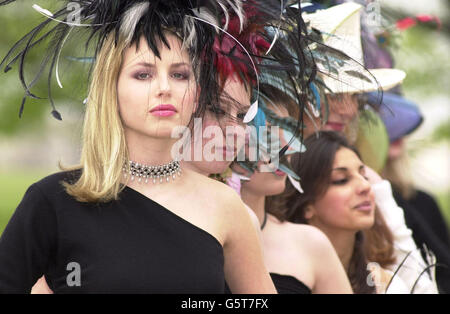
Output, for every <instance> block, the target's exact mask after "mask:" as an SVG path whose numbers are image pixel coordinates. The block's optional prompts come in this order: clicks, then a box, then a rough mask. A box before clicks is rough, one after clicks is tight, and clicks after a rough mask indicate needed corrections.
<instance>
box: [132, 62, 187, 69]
mask: <svg viewBox="0 0 450 314" xmlns="http://www.w3.org/2000/svg"><path fill="white" fill-rule="evenodd" d="M131 66H133V67H134V66H144V67H147V68H154V67H155V65H154V64H153V63H148V62H139V63H136V64H133V65H131ZM170 66H171V67H180V66H189V64H187V63H186V62H178V63H172V64H171V65H170Z"/></svg>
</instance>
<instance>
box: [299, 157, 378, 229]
mask: <svg viewBox="0 0 450 314" xmlns="http://www.w3.org/2000/svg"><path fill="white" fill-rule="evenodd" d="M374 213H375V200H374V194H373V192H372V190H371V188H370V184H369V182H368V180H367V179H366V178H365V166H364V165H363V163H362V162H361V160H360V159H359V158H358V156H357V155H356V154H355V153H354V152H353V151H352V150H350V149H348V148H340V149H339V150H338V151H337V152H336V156H335V159H334V162H333V167H332V171H331V177H330V184H329V186H328V189H327V190H326V192H325V194H324V195H323V196H322V197H321V198H320V199H318V200H317V201H316V202H315V203H314V204H311V205H309V206H308V207H307V211H306V218H307V220H308V222H309V223H310V224H312V225H315V226H316V227H319V228H326V229H343V230H347V231H359V230H364V229H369V228H371V227H372V225H373V224H374V219H375V218H374Z"/></svg>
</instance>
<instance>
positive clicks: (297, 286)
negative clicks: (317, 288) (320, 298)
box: [270, 273, 311, 294]
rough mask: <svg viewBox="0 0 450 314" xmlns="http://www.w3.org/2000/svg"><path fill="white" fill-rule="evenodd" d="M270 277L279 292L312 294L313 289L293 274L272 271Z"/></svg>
mask: <svg viewBox="0 0 450 314" xmlns="http://www.w3.org/2000/svg"><path fill="white" fill-rule="evenodd" d="M270 277H272V281H273V284H274V285H275V288H276V289H277V292H278V293H279V294H311V289H310V288H309V287H308V286H306V285H305V284H304V283H303V282H301V281H300V280H298V279H297V278H295V277H293V276H289V275H280V274H276V273H270Z"/></svg>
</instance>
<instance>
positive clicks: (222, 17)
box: [0, 0, 303, 121]
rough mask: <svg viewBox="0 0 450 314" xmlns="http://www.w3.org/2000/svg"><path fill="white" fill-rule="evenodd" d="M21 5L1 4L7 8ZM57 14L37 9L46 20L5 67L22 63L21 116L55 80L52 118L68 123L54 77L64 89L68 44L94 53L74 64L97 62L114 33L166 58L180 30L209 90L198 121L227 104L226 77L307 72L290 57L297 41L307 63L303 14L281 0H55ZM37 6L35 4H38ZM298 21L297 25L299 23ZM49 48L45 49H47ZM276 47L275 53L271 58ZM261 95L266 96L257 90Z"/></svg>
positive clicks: (297, 49) (253, 81)
mask: <svg viewBox="0 0 450 314" xmlns="http://www.w3.org/2000/svg"><path fill="white" fill-rule="evenodd" d="M13 2H15V1H14V0H6V1H0V6H4V5H7V4H10V3H13ZM54 3H55V5H57V6H58V7H59V9H57V10H53V12H51V11H50V10H48V9H46V8H42V7H40V6H38V5H33V6H32V7H33V9H35V10H36V11H37V12H38V13H39V14H41V15H43V17H44V20H43V22H41V23H40V24H38V25H37V26H36V27H34V28H33V29H32V30H31V31H30V32H28V33H27V34H25V35H24V36H23V37H22V38H21V39H20V40H19V41H17V42H16V43H15V44H14V46H13V47H12V48H11V49H10V51H9V52H8V53H7V55H6V56H5V58H4V59H3V60H2V61H1V62H0V68H2V69H4V71H5V72H8V71H9V70H11V69H12V68H13V67H14V66H16V65H18V71H19V79H20V82H21V84H22V86H23V89H24V91H25V94H24V97H23V100H22V105H21V107H20V110H19V112H20V114H19V115H21V114H22V112H23V109H24V105H25V101H26V99H27V98H28V97H31V98H35V99H43V98H44V97H39V96H38V95H36V94H35V93H33V91H32V88H33V86H34V85H35V84H36V83H37V82H38V81H40V79H45V78H46V79H47V89H48V92H47V98H48V99H49V101H50V103H51V106H52V109H53V110H52V115H53V116H54V117H55V118H57V119H61V115H60V113H59V112H58V111H57V110H56V108H55V104H54V100H53V97H52V85H53V84H52V83H53V79H54V78H56V81H57V83H58V85H59V87H62V84H61V77H60V73H59V64H60V62H61V61H62V60H64V61H66V60H68V59H69V58H63V56H64V47H65V46H66V45H68V44H69V43H70V42H76V43H77V44H78V45H79V46H80V44H79V43H82V44H83V45H84V46H85V52H86V55H85V56H83V57H81V58H78V57H75V58H74V57H73V56H69V57H70V60H83V61H84V60H95V58H96V54H97V53H98V52H99V50H100V49H101V47H102V45H103V43H104V41H105V39H106V38H107V37H108V36H110V35H111V34H114V36H115V38H116V42H117V41H118V40H119V38H121V39H123V40H125V42H126V43H127V44H129V45H131V44H134V43H137V42H138V39H140V38H141V37H142V36H143V37H144V38H145V39H146V41H147V43H148V46H149V47H150V49H151V50H152V52H153V53H154V54H155V55H156V56H159V51H158V45H157V42H158V41H159V40H161V41H162V42H163V43H165V44H167V41H166V38H165V31H166V30H170V31H172V32H174V33H176V34H177V35H178V36H179V37H180V38H181V39H182V40H183V45H184V47H186V48H187V49H188V52H189V54H190V56H191V60H192V63H193V64H192V65H193V68H194V73H195V74H196V81H197V84H198V85H199V86H202V89H201V92H200V95H199V100H198V105H199V106H198V110H197V112H196V115H197V116H200V115H201V114H202V113H203V111H204V109H205V108H206V106H219V100H220V95H219V94H220V92H221V86H220V77H222V78H224V77H227V76H228V75H229V74H230V72H232V73H236V74H237V75H238V76H239V77H241V78H242V79H243V80H245V81H250V82H251V84H255V85H256V89H258V88H257V85H258V83H259V82H258V72H259V69H258V67H259V63H260V61H261V60H262V58H264V59H266V60H270V61H271V67H270V69H268V70H270V71H279V70H283V71H285V72H286V71H287V72H289V73H290V74H291V75H292V76H294V77H297V78H298V77H299V76H301V75H299V74H298V73H297V72H300V73H301V70H300V71H299V70H298V68H296V67H295V66H294V63H293V62H292V60H291V59H290V58H288V59H286V58H285V57H286V55H287V52H286V51H287V50H286V48H285V46H284V44H285V43H287V41H290V49H291V50H294V51H295V54H296V55H297V59H298V60H303V57H302V54H303V50H302V49H301V46H300V45H299V39H298V38H297V37H298V35H299V34H300V32H299V31H297V29H298V25H302V23H301V22H300V23H299V20H301V15H299V14H298V12H294V11H292V10H290V9H288V8H286V5H283V3H280V2H279V1H276V0H267V1H264V2H262V1H250V0H249V1H243V0H165V1H161V0H134V1H132V0H128V1H127V0H121V1H110V0H95V1H94V0H76V1H63V0H59V1H57V0H55V1H54ZM30 8H31V6H30ZM294 22H295V23H294ZM265 26H274V27H276V28H278V29H280V30H281V31H282V32H284V33H285V34H287V36H286V37H284V38H281V39H277V38H276V37H274V35H273V34H270V33H268V32H266V31H265V28H264V27H265ZM39 46H43V47H39ZM39 48H42V50H43V51H45V52H44V53H43V54H42V57H41V66H40V69H39V70H38V71H36V72H35V73H33V78H32V79H31V80H29V81H27V80H26V79H25V72H26V69H28V67H27V65H28V62H27V60H28V58H27V56H28V55H29V52H30V51H34V50H37V49H39ZM269 50H270V54H269V53H268V52H269ZM256 96H257V97H258V94H257V93H256ZM257 105H258V103H257V101H255V102H254V105H253V106H252V107H251V110H250V111H249V112H248V114H247V116H246V121H251V120H252V118H253V117H254V116H255V115H256V112H257Z"/></svg>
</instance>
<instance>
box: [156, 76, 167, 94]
mask: <svg viewBox="0 0 450 314" xmlns="http://www.w3.org/2000/svg"><path fill="white" fill-rule="evenodd" d="M157 86H158V90H157V96H158V97H163V96H167V95H169V94H170V82H169V79H168V77H167V75H165V74H161V75H159V76H158V82H157Z"/></svg>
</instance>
